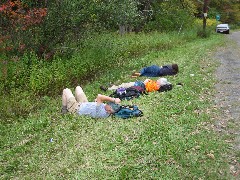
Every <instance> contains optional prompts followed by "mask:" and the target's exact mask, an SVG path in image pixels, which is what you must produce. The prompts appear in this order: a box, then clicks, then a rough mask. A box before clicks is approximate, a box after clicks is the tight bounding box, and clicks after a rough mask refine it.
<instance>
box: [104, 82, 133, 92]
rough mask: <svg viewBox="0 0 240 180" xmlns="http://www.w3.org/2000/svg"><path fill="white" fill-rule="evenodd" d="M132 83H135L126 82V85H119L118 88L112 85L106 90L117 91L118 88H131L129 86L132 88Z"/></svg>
mask: <svg viewBox="0 0 240 180" xmlns="http://www.w3.org/2000/svg"><path fill="white" fill-rule="evenodd" d="M134 83H135V82H128V83H122V84H120V85H118V86H116V85H113V86H111V87H110V88H108V90H116V89H118V88H120V87H123V88H129V87H131V86H134Z"/></svg>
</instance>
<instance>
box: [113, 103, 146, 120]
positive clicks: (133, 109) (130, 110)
mask: <svg viewBox="0 0 240 180" xmlns="http://www.w3.org/2000/svg"><path fill="white" fill-rule="evenodd" d="M113 116H115V117H119V118H122V119H127V118H132V117H140V116H143V112H142V111H141V110H140V109H138V106H136V105H128V106H124V105H122V106H121V107H120V110H119V111H117V112H115V113H114V114H113Z"/></svg>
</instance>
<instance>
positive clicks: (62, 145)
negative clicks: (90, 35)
mask: <svg viewBox="0 0 240 180" xmlns="http://www.w3.org/2000/svg"><path fill="white" fill-rule="evenodd" d="M157 34H158V33H153V34H152V37H151V36H150V35H148V36H147V35H145V34H142V36H141V38H140V37H139V38H138V37H137V36H134V37H132V36H128V37H125V39H124V40H123V41H124V42H129V41H131V40H132V38H135V40H136V42H137V40H139V41H140V40H141V44H149V45H148V46H149V47H154V46H161V45H160V44H159V43H157V42H158V41H161V42H163V45H162V46H161V47H163V46H166V42H169V41H170V40H171V41H172V40H174V41H178V42H182V44H181V45H178V46H175V47H174V48H171V49H169V48H166V49H159V50H156V49H157V48H158V47H156V48H152V49H154V50H153V51H151V50H150V49H149V51H148V53H147V54H141V56H138V57H131V58H130V59H128V61H125V60H126V59H124V61H122V62H121V66H113V67H112V68H110V69H108V71H107V72H105V73H104V74H98V79H96V81H92V82H91V83H89V84H87V85H85V86H83V88H84V90H85V91H86V93H87V96H88V97H89V100H93V99H94V97H95V95H96V94H97V93H99V92H100V90H99V89H98V87H99V84H102V83H105V82H110V81H111V82H113V81H114V80H115V81H117V80H118V79H119V78H123V79H121V81H124V82H126V81H129V76H130V71H131V70H133V69H134V70H136V69H140V68H141V67H142V66H143V65H147V64H149V63H153V64H165V63H172V62H175V63H177V64H179V67H180V71H179V74H178V75H177V76H169V77H167V78H168V80H169V82H171V83H172V84H174V85H175V84H177V83H179V82H181V83H182V84H183V86H182V87H177V86H174V88H173V90H171V91H168V92H165V93H161V94H159V93H158V92H156V93H151V94H149V95H147V96H143V97H141V98H140V99H135V100H133V101H132V102H124V103H129V104H131V103H132V104H137V105H138V106H139V107H140V108H141V109H143V110H144V116H143V117H140V118H134V119H129V120H127V121H125V120H124V121H123V120H122V119H117V118H115V119H111V118H108V119H104V120H101V119H97V120H94V119H91V118H87V117H76V116H73V115H65V116H61V115H60V114H59V110H60V107H61V97H60V96H57V97H49V96H43V97H42V98H39V99H34V100H33V102H34V103H32V104H35V103H39V105H38V106H37V109H35V110H34V109H32V107H31V105H30V103H29V101H28V100H30V99H31V97H32V96H31V94H29V96H27V94H25V95H24V94H22V95H20V97H17V94H18V93H22V92H20V91H18V92H15V93H11V94H15V95H14V97H13V98H14V99H15V98H16V99H17V100H18V101H19V100H21V98H23V99H22V101H23V102H22V104H18V103H17V104H18V105H19V107H20V108H26V109H28V110H30V109H32V110H31V111H30V113H29V115H28V116H27V117H25V118H17V117H15V119H11V120H10V121H8V120H9V118H3V120H2V119H1V121H0V123H1V124H0V128H1V129H0V134H1V140H0V144H1V146H0V147H1V151H0V153H1V175H0V176H1V178H2V179H12V178H13V179H14V178H20V179H29V178H32V177H34V178H36V179H59V178H60V179H108V178H109V177H110V178H113V179H149V178H150V179H222V178H223V177H224V178H226V179H231V176H230V175H229V174H228V173H227V172H228V170H229V167H228V166H226V159H225V156H224V153H225V152H227V151H228V148H229V147H228V145H227V144H226V142H227V141H228V140H229V138H227V137H226V139H224V137H220V136H219V135H218V134H217V133H214V132H213V130H212V128H211V127H212V126H213V124H212V122H211V117H212V116H213V114H215V113H216V111H215V110H214V109H213V104H212V103H213V102H212V101H211V98H212V93H213V88H214V86H213V84H214V82H215V81H214V77H213V71H214V69H215V67H216V64H215V61H214V60H213V59H211V58H210V57H209V55H210V54H211V51H212V50H214V49H215V47H216V46H219V44H223V43H222V39H221V38H223V36H218V35H217V34H215V35H213V36H211V37H210V38H208V39H195V40H192V41H189V42H186V41H182V39H181V38H182V37H181V35H178V36H177V35H176V38H175V39H171V37H172V36H173V34H169V35H167V34H158V36H157ZM193 34H195V35H196V32H193ZM190 36H192V35H190ZM110 37H112V36H111V35H109V38H110ZM116 37H117V38H119V36H116ZM157 37H158V38H157ZM177 37H180V39H179V40H178V39H177ZM105 38H106V37H105ZM121 38H122V37H121ZM121 38H120V39H121ZM103 39H104V37H103ZM112 39H113V37H112ZM148 39H151V41H149V40H148ZM96 40H98V39H96ZM92 41H93V40H92ZM105 42H107V41H105ZM115 43H119V41H117V40H116V42H115ZM151 43H153V44H151ZM105 45H108V44H107V43H106V44H105ZM121 46H122V48H123V47H125V48H126V51H125V52H128V47H129V46H127V47H126V46H125V44H120V47H121ZM108 47H109V46H107V48H108ZM140 47H141V46H140ZM140 47H138V48H140ZM144 48H146V47H144ZM115 50H116V49H115ZM131 53H134V52H131ZM65 70H66V71H68V69H67V68H66V69H65ZM67 73H68V72H67ZM67 73H66V74H67ZM190 74H194V75H195V76H191V75H190ZM5 98H11V97H10V96H7V95H6V96H5ZM3 99H4V98H1V102H2V100H3ZM12 101H13V100H12ZM12 104H13V103H12ZM1 105H2V106H1V108H4V107H5V106H9V105H8V104H7V103H3V104H2V103H1ZM23 105H25V106H23ZM210 112H211V113H210ZM12 117H13V116H12ZM1 118H2V116H1ZM224 140H225V141H224Z"/></svg>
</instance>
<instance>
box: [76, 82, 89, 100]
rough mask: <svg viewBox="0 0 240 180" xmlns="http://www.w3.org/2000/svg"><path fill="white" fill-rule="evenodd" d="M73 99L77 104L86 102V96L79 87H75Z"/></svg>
mask: <svg viewBox="0 0 240 180" xmlns="http://www.w3.org/2000/svg"><path fill="white" fill-rule="evenodd" d="M75 97H76V100H77V102H79V103H83V102H88V99H87V96H86V95H85V93H84V92H83V89H82V88H81V87H80V86H77V87H76V89H75Z"/></svg>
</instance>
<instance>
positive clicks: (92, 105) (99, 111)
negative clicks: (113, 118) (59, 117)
mask: <svg viewBox="0 0 240 180" xmlns="http://www.w3.org/2000/svg"><path fill="white" fill-rule="evenodd" d="M104 102H108V103H106V104H105V103H104ZM120 102H121V100H120V99H119V98H112V97H109V96H105V95H102V94H98V95H97V98H96V99H95V102H88V99H87V97H86V95H85V93H84V92H83V89H82V88H81V87H80V86H77V87H76V89H75V97H74V95H73V93H72V91H71V90H70V89H69V88H65V89H64V90H63V93H62V113H63V114H65V113H67V112H69V113H75V114H78V115H85V116H90V117H92V118H107V117H108V116H110V115H111V114H113V113H114V112H116V111H117V110H118V109H119V107H120V105H119V104H120Z"/></svg>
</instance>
